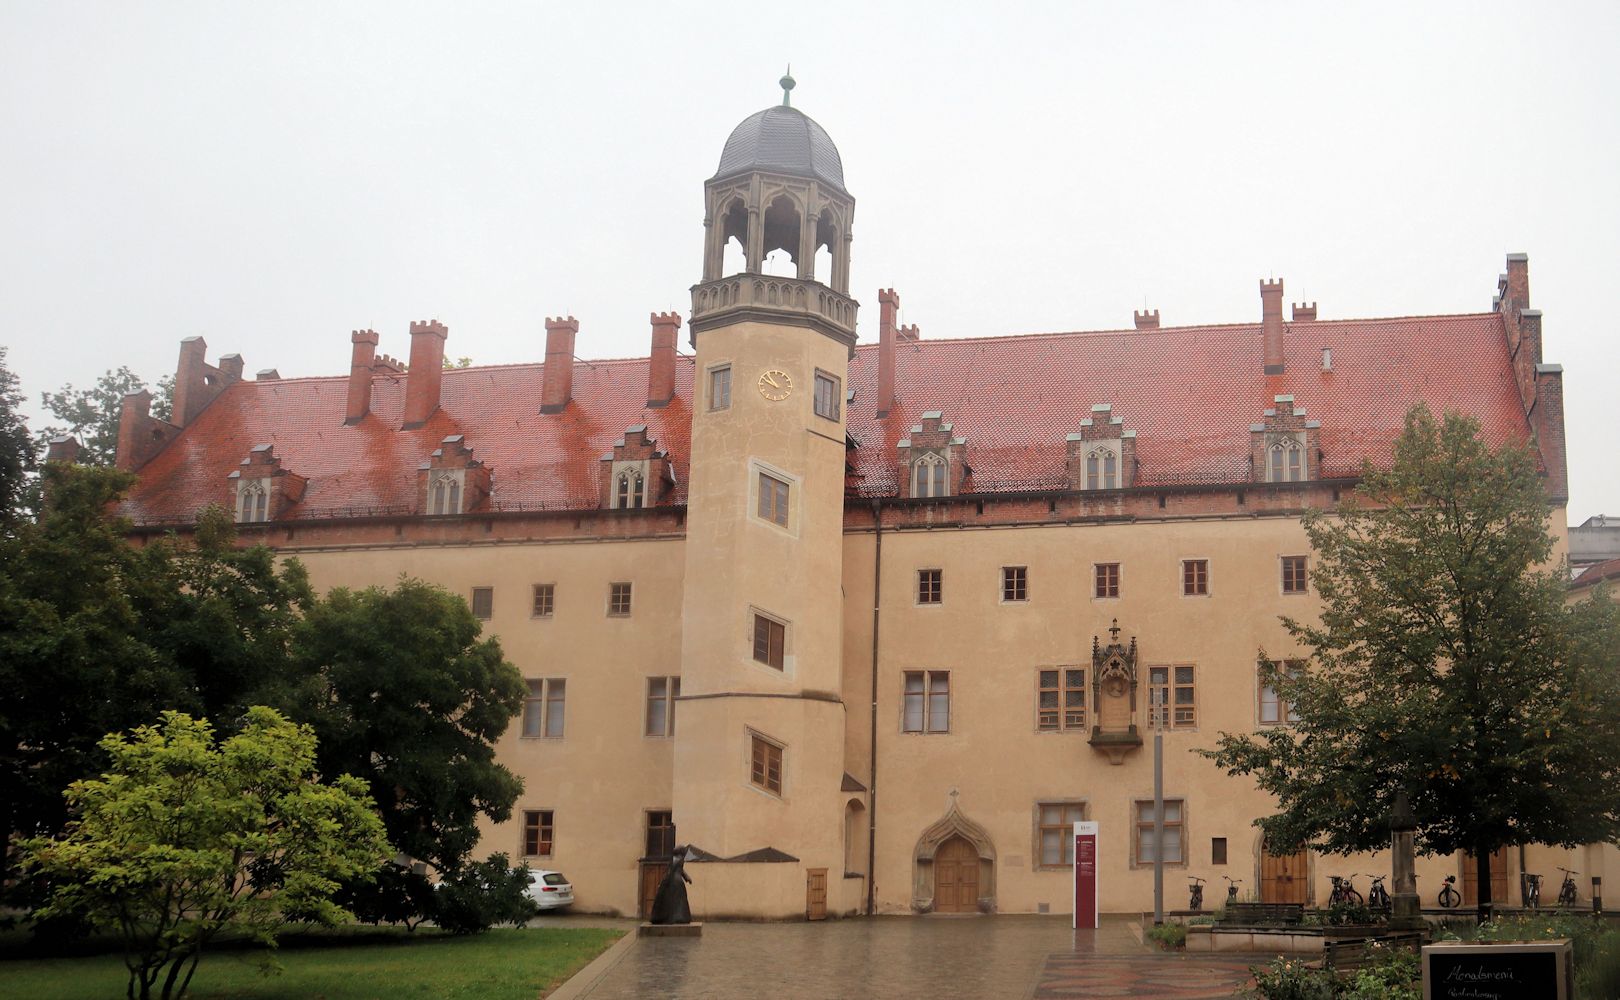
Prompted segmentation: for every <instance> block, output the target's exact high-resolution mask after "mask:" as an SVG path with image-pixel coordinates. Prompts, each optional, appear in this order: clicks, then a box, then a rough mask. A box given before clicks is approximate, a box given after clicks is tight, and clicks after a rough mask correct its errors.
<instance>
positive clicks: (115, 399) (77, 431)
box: [35, 367, 174, 465]
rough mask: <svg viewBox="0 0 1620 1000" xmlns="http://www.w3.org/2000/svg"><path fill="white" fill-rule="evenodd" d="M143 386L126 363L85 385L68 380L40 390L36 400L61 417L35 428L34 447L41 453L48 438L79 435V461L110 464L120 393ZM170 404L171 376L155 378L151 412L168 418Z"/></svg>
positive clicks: (115, 447)
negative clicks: (77, 386) (55, 387)
mask: <svg viewBox="0 0 1620 1000" xmlns="http://www.w3.org/2000/svg"><path fill="white" fill-rule="evenodd" d="M145 388H147V385H146V382H145V381H143V380H142V379H141V377H140V376H139V375H137V374H135V373H134V372H132V371H130V370H129V368H127V367H120V368H118V369H116V370H109V371H107V372H105V373H104V374H103V375H102V376H101V377H100V378H98V379H96V384H95V385H93V386H91V387H90V388H88V389H75V388H73V386H72V384H67V385H64V386H62V388H61V389H60V390H58V391H57V392H44V393H41V394H40V402H42V403H44V404H45V409H47V410H49V411H50V412H51V416H52V417H54V418H55V419H57V420H59V421H61V424H59V425H56V424H53V425H52V426H50V427H46V428H45V429H44V430H42V431H40V432H39V435H38V437H37V439H36V440H35V448H36V449H37V450H38V452H40V453H43V452H44V450H45V446H46V445H48V444H49V443H50V442H51V439H52V438H58V437H62V436H64V435H68V434H71V435H73V436H74V437H76V438H78V439H79V446H80V451H79V461H80V462H83V463H84V464H86V465H111V464H113V461H114V460H115V459H116V458H117V457H118V418H119V415H120V414H121V413H122V412H123V404H124V397H125V396H127V395H129V394H130V393H132V392H140V391H141V390H142V389H145ZM173 404H174V376H172V375H165V376H164V377H162V378H160V379H158V382H157V392H155V393H154V394H153V400H152V415H153V416H155V417H159V418H161V419H163V420H167V419H169V415H170V412H171V411H172V409H173Z"/></svg>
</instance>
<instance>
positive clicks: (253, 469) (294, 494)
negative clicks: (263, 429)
mask: <svg viewBox="0 0 1620 1000" xmlns="http://www.w3.org/2000/svg"><path fill="white" fill-rule="evenodd" d="M226 478H227V479H229V480H230V481H231V483H232V489H233V491H234V492H233V494H232V496H231V506H232V509H233V510H235V512H236V523H237V524H262V523H264V522H265V521H273V520H275V519H276V518H278V517H281V516H282V514H283V513H285V512H286V510H287V509H288V508H289V507H291V506H292V505H293V504H295V503H297V502H298V501H299V500H302V499H303V497H304V486H305V485H306V483H307V482H308V481H307V480H306V479H305V478H304V477H303V476H300V475H298V474H297V473H295V472H292V471H291V470H288V469H283V468H282V467H281V459H279V458H277V457H276V448H275V445H270V444H260V445H254V446H253V450H252V451H250V452H248V456H247V458H244V459H242V466H241V468H239V469H237V470H236V471H234V472H232V473H231V474H230V475H229V476H227V477H226Z"/></svg>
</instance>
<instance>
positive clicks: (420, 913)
mask: <svg viewBox="0 0 1620 1000" xmlns="http://www.w3.org/2000/svg"><path fill="white" fill-rule="evenodd" d="M335 898H336V899H337V902H338V905H339V906H341V907H343V908H344V909H346V910H348V911H349V912H350V913H353V914H354V918H355V919H356V920H359V921H361V922H363V923H368V924H382V923H387V924H404V925H405V929H406V930H415V929H416V925H417V924H419V923H421V922H422V921H423V920H425V919H426V918H427V917H428V916H430V915H431V914H432V912H433V883H431V882H429V881H428V879H427V876H426V875H418V874H417V873H416V872H413V871H411V870H410V869H409V868H405V867H403V866H401V865H397V864H395V863H394V862H392V861H388V862H384V863H383V866H382V867H381V868H379V869H378V870H377V871H376V873H375V875H374V877H373V878H371V879H369V880H366V881H359V880H354V881H350V882H348V883H345V884H344V886H343V888H342V889H340V890H339V891H338V894H337V896H336V897H335Z"/></svg>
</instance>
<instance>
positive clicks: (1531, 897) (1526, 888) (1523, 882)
mask: <svg viewBox="0 0 1620 1000" xmlns="http://www.w3.org/2000/svg"><path fill="white" fill-rule="evenodd" d="M1519 899H1520V900H1521V901H1522V902H1523V903H1524V908H1525V909H1527V910H1538V909H1540V908H1541V876H1540V875H1533V874H1531V873H1530V872H1525V873H1524V874H1522V875H1520V876H1519Z"/></svg>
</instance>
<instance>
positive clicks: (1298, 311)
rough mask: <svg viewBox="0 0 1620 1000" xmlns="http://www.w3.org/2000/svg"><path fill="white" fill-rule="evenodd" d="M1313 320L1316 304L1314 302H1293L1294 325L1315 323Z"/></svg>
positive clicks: (1314, 318)
mask: <svg viewBox="0 0 1620 1000" xmlns="http://www.w3.org/2000/svg"><path fill="white" fill-rule="evenodd" d="M1315 320H1316V303H1315V302H1295V303H1294V322H1295V323H1312V322H1315Z"/></svg>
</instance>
